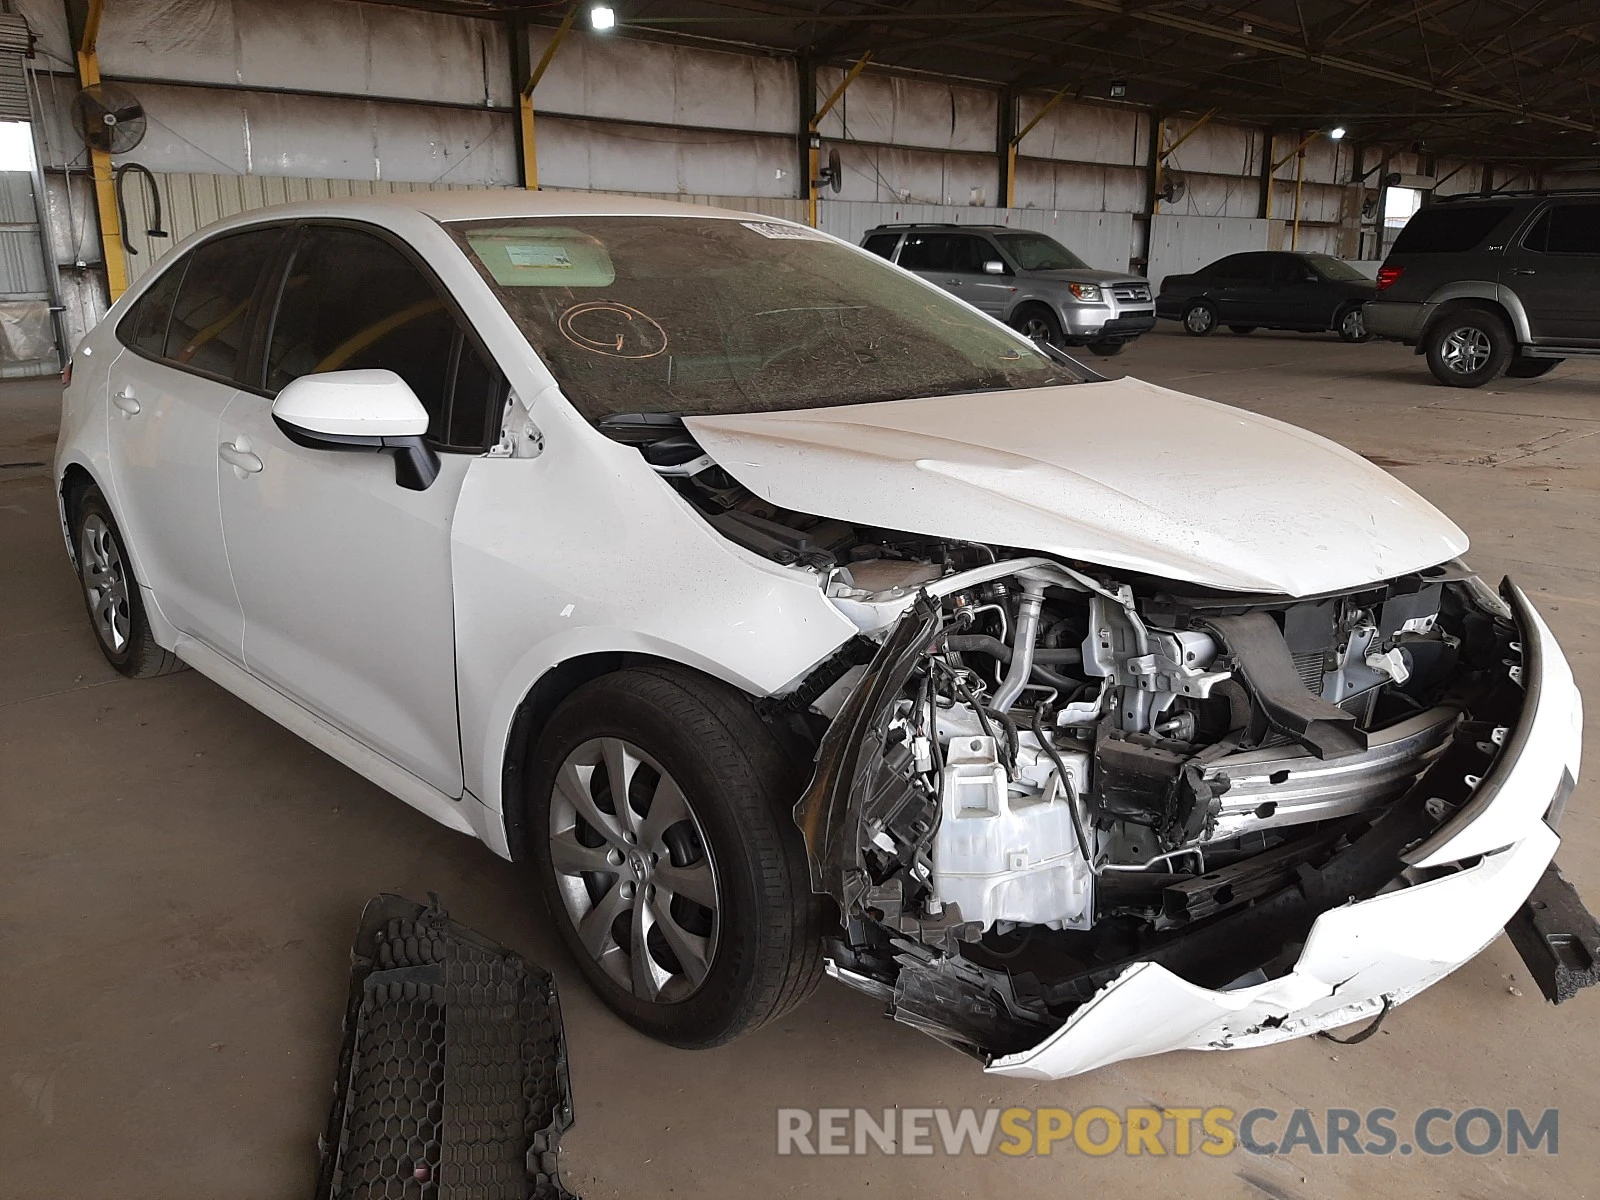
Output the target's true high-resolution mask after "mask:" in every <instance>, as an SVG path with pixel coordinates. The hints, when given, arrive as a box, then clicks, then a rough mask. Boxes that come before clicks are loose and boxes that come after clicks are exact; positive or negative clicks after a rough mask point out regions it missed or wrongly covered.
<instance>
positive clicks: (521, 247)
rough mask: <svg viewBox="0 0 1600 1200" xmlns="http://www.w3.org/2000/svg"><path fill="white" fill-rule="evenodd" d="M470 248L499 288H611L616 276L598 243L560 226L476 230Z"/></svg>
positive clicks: (602, 246)
mask: <svg viewBox="0 0 1600 1200" xmlns="http://www.w3.org/2000/svg"><path fill="white" fill-rule="evenodd" d="M467 244H468V245H470V246H471V247H472V252H473V253H474V254H476V255H477V256H478V261H479V262H481V263H482V264H483V266H484V269H485V270H487V271H488V272H489V275H490V277H491V278H492V279H493V280H494V281H495V282H496V283H497V284H499V285H500V286H501V287H564V288H592V287H609V286H610V285H611V283H612V282H613V281H615V279H616V277H617V272H616V269H615V268H614V267H613V266H612V265H611V256H610V255H609V254H607V253H606V248H605V246H604V245H603V244H602V243H601V242H600V239H599V238H596V237H594V236H593V235H592V234H587V233H581V232H579V231H578V230H576V229H570V228H567V227H564V226H560V225H513V226H505V227H502V228H498V229H474V230H472V231H471V232H469V233H468V234H467Z"/></svg>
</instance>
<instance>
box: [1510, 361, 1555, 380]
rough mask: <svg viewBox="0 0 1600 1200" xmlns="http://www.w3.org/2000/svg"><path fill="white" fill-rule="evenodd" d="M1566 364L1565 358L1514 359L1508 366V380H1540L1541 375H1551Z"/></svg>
mask: <svg viewBox="0 0 1600 1200" xmlns="http://www.w3.org/2000/svg"><path fill="white" fill-rule="evenodd" d="M1564 362H1566V359H1564V358H1513V359H1512V360H1511V361H1510V362H1509V363H1508V364H1507V365H1506V378H1507V379H1538V378H1539V376H1541V375H1548V374H1550V372H1551V371H1554V370H1555V369H1556V368H1557V367H1559V366H1560V365H1561V364H1562V363H1564Z"/></svg>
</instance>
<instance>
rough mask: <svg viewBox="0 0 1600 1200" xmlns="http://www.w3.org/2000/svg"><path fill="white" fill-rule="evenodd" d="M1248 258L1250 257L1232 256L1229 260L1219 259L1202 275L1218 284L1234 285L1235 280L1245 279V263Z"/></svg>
mask: <svg viewBox="0 0 1600 1200" xmlns="http://www.w3.org/2000/svg"><path fill="white" fill-rule="evenodd" d="M1248 257H1249V255H1247V254H1230V255H1228V257H1227V258H1219V259H1218V260H1217V261H1216V262H1214V263H1212V264H1211V265H1210V266H1209V267H1207V268H1206V269H1205V270H1204V271H1203V272H1202V274H1203V275H1204V276H1205V278H1207V279H1210V280H1212V281H1214V282H1216V283H1232V282H1234V281H1235V280H1238V279H1243V278H1244V277H1245V274H1244V261H1245V259H1247V258H1248Z"/></svg>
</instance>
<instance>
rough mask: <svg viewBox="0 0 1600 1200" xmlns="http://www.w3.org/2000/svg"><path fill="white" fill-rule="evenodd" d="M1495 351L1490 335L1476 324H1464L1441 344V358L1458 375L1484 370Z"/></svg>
mask: <svg viewBox="0 0 1600 1200" xmlns="http://www.w3.org/2000/svg"><path fill="white" fill-rule="evenodd" d="M1491 353H1493V346H1492V344H1491V343H1490V341H1489V335H1488V334H1487V333H1485V332H1484V331H1483V330H1481V329H1479V328H1478V327H1477V326H1476V325H1463V326H1462V327H1461V328H1460V329H1456V330H1453V331H1452V332H1451V333H1450V334H1448V335H1447V336H1446V337H1445V339H1444V341H1443V342H1441V343H1440V345H1439V358H1440V359H1441V360H1442V361H1443V363H1444V365H1445V366H1446V367H1447V368H1448V369H1449V370H1451V371H1453V372H1455V373H1456V374H1457V375H1471V374H1473V373H1474V372H1475V371H1479V370H1482V368H1483V366H1484V364H1485V363H1487V362H1488V361H1489V356H1490V354H1491Z"/></svg>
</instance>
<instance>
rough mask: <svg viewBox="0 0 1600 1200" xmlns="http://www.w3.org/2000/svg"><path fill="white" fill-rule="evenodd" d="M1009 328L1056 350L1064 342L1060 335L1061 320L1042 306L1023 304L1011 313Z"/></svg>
mask: <svg viewBox="0 0 1600 1200" xmlns="http://www.w3.org/2000/svg"><path fill="white" fill-rule="evenodd" d="M1011 328H1013V329H1015V330H1016V331H1017V332H1018V333H1020V334H1022V335H1023V336H1024V337H1030V338H1032V339H1033V340H1034V341H1036V342H1049V343H1050V344H1051V345H1052V346H1054V347H1056V348H1057V349H1061V348H1062V346H1063V345H1064V344H1065V341H1066V339H1065V338H1064V337H1063V336H1062V333H1061V318H1059V317H1057V316H1056V315H1055V313H1053V312H1051V311H1050V310H1049V309H1048V308H1046V307H1045V306H1044V305H1042V304H1025V305H1023V306H1022V307H1021V308H1019V309H1018V310H1017V311H1016V312H1014V313H1012V314H1011Z"/></svg>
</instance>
